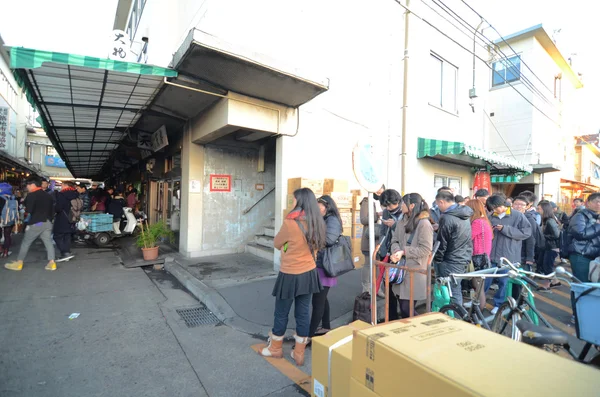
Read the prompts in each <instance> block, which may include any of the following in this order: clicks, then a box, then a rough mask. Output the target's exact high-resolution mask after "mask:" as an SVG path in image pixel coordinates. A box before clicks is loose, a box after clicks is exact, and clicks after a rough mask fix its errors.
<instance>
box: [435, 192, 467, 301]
mask: <svg viewBox="0 0 600 397" xmlns="http://www.w3.org/2000/svg"><path fill="white" fill-rule="evenodd" d="M435 201H436V203H437V206H438V208H439V209H440V210H441V212H442V216H441V218H440V223H439V229H438V232H437V240H438V241H439V242H440V246H439V248H438V251H437V253H436V254H435V258H434V265H435V274H436V275H439V276H440V277H448V276H450V274H452V273H456V274H461V273H465V272H466V270H467V266H468V265H469V263H470V262H471V259H472V256H473V242H472V241H471V219H470V218H471V216H472V215H473V210H472V209H471V208H470V207H467V206H460V205H458V204H456V203H455V202H454V196H453V195H452V193H450V192H447V191H441V192H439V193H438V194H437V196H436V197H435ZM450 290H451V292H452V298H451V300H452V301H453V302H454V303H456V304H458V305H462V302H463V299H462V288H461V284H460V283H457V284H454V283H450Z"/></svg>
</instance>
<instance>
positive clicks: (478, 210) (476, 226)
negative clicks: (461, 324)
mask: <svg viewBox="0 0 600 397" xmlns="http://www.w3.org/2000/svg"><path fill="white" fill-rule="evenodd" d="M467 206H468V207H469V208H471V209H472V210H473V215H471V241H472V242H473V257H472V258H473V266H474V267H475V270H483V269H486V268H488V267H490V266H491V260H490V255H491V253H492V240H493V238H494V237H493V236H494V232H493V230H492V223H491V222H490V220H489V218H488V214H487V210H486V209H485V207H484V205H483V204H482V203H481V201H480V200H470V201H469V202H467ZM481 282H483V280H478V279H473V280H472V284H473V288H475V290H477V288H478V287H479V285H480V283H481ZM479 303H480V307H479V308H480V309H481V311H482V312H483V309H484V308H485V304H486V298H485V289H483V288H482V289H481V294H480V295H479Z"/></svg>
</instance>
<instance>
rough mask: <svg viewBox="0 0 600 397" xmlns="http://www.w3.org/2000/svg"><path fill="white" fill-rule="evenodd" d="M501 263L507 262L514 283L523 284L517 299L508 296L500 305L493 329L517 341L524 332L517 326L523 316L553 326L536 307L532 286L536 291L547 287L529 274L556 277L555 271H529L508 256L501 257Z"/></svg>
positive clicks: (536, 322)
mask: <svg viewBox="0 0 600 397" xmlns="http://www.w3.org/2000/svg"><path fill="white" fill-rule="evenodd" d="M500 263H501V264H503V263H506V266H503V268H509V269H510V270H509V272H508V273H507V275H508V277H510V279H511V281H512V282H513V283H514V284H516V285H520V286H521V293H520V294H519V297H518V299H516V300H515V299H514V298H513V297H512V296H507V297H506V301H504V303H502V305H500V307H499V308H498V312H497V313H496V315H495V316H494V319H493V320H492V326H491V331H493V332H495V333H498V334H501V335H504V336H507V337H509V338H511V339H513V340H515V341H520V340H521V336H522V334H521V331H520V330H519V328H518V327H517V322H519V320H521V319H523V318H525V319H526V320H527V321H528V322H530V323H531V324H534V325H539V322H540V321H541V322H542V323H543V324H544V325H545V326H547V327H549V328H552V326H551V325H550V323H549V322H548V320H546V318H544V316H543V315H542V314H541V313H540V312H539V311H538V310H537V308H536V307H535V295H534V294H533V292H532V291H531V288H530V287H532V288H534V289H535V290H536V291H546V290H547V288H544V287H542V286H540V285H539V284H538V283H536V282H535V281H534V280H533V279H531V278H530V277H529V276H531V277H533V278H541V279H552V278H554V277H555V273H551V274H547V275H544V274H537V273H534V272H529V271H526V270H523V269H520V268H518V267H516V266H515V265H514V264H513V263H511V262H510V261H509V260H507V259H506V258H500Z"/></svg>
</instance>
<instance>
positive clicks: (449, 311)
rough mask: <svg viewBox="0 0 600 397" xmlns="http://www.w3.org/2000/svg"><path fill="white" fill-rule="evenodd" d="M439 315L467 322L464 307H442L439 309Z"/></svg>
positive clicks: (451, 304) (453, 304)
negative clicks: (442, 314)
mask: <svg viewBox="0 0 600 397" xmlns="http://www.w3.org/2000/svg"><path fill="white" fill-rule="evenodd" d="M440 313H444V314H446V315H448V316H450V317H452V318H458V319H460V320H463V321H469V319H468V317H469V313H467V311H466V310H465V308H464V307H462V306H459V305H457V304H456V303H450V304H448V305H445V306H442V308H441V309H440ZM469 322H470V321H469Z"/></svg>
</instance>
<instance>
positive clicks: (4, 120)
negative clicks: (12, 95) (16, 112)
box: [0, 107, 8, 150]
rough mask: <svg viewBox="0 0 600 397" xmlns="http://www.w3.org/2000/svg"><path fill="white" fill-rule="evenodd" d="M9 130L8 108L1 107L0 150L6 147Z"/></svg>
mask: <svg viewBox="0 0 600 397" xmlns="http://www.w3.org/2000/svg"><path fill="white" fill-rule="evenodd" d="M7 132H8V108H7V107H0V150H4V149H6V134H7Z"/></svg>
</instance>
